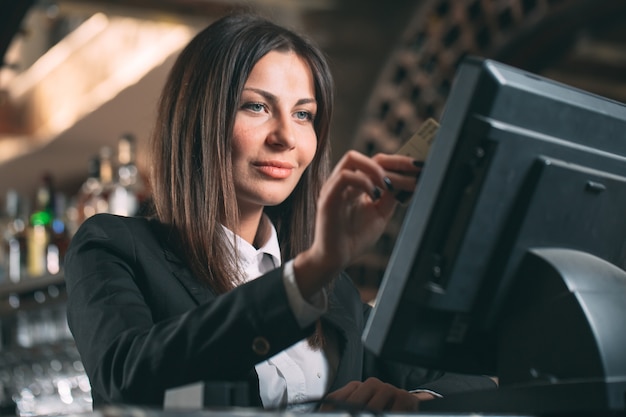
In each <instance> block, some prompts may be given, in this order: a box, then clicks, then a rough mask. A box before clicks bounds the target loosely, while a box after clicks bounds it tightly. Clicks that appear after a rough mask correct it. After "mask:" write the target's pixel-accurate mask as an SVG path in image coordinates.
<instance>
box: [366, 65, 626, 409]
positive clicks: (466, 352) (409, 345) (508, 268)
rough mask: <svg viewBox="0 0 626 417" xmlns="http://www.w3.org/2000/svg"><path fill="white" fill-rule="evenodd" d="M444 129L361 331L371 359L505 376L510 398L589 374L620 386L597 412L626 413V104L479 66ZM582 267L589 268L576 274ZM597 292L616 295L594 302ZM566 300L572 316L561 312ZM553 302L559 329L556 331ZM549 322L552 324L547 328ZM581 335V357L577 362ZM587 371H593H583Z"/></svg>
mask: <svg viewBox="0 0 626 417" xmlns="http://www.w3.org/2000/svg"><path fill="white" fill-rule="evenodd" d="M440 123H441V127H440V129H439V131H438V133H437V137H436V139H435V141H434V144H433V147H432V149H431V151H430V154H429V156H428V159H427V161H426V166H425V169H424V171H423V172H422V175H421V179H420V183H419V185H418V188H417V189H416V192H415V194H414V196H413V199H412V201H411V203H410V206H409V208H408V210H407V213H406V217H405V220H404V223H403V225H402V230H401V232H400V234H399V236H398V239H397V242H396V244H395V247H394V250H393V252H392V255H391V258H390V262H389V265H388V267H387V269H386V271H385V275H384V277H383V281H382V284H381V287H380V290H379V294H378V296H377V299H376V306H375V308H374V310H373V312H372V314H371V316H370V318H369V320H368V324H367V327H366V329H365V332H364V335H363V341H364V343H365V346H366V348H368V349H370V350H372V351H373V352H374V353H375V354H377V355H380V356H383V357H388V358H392V359H395V360H399V361H402V362H406V363H410V364H415V365H420V366H426V367H430V368H437V369H445V370H450V371H456V372H467V373H481V374H491V375H498V376H499V377H500V378H501V380H502V384H503V387H508V386H510V387H513V386H526V387H528V386H532V387H533V390H534V389H536V387H537V386H540V385H545V384H547V385H549V386H550V387H551V389H555V387H556V386H558V387H559V389H561V388H562V387H563V383H564V382H568V383H570V382H571V381H573V380H577V379H578V380H580V379H583V380H585V381H586V382H587V383H593V384H595V385H594V386H596V387H598V386H601V387H602V389H603V390H604V388H605V387H606V386H607V385H606V384H607V380H608V379H612V380H613V381H615V382H616V384H613V385H611V387H613V388H615V392H611V393H609V394H610V395H609V394H606V395H604V396H601V397H602V398H603V400H601V401H600V402H601V403H602V404H604V405H605V406H607V407H608V408H610V409H621V410H623V409H624V401H625V400H624V391H625V387H626V355H623V354H621V353H619V354H617V353H615V352H617V351H619V352H621V351H626V273H624V268H625V267H626V215H624V214H623V213H626V107H625V106H624V105H623V104H621V103H618V102H615V101H612V100H609V99H606V98H603V97H599V96H597V95H593V94H590V93H587V92H584V91H581V90H578V89H575V88H572V87H569V86H566V85H563V84H560V83H557V82H555V81H552V80H548V79H546V78H543V77H539V76H537V75H534V74H531V73H528V72H525V71H522V70H519V69H516V68H512V67H509V66H507V65H504V64H501V63H499V62H496V61H492V60H484V59H481V58H478V57H469V58H466V60H465V61H464V62H463V63H462V64H461V65H460V67H459V70H458V72H457V75H456V78H455V81H454V84H453V88H452V91H451V94H450V96H449V98H448V101H447V103H446V108H445V110H444V114H443V116H442V118H441V120H440ZM555 251H556V252H555ZM555 253H556V255H555ZM564 253H565V255H564ZM572 263H573V264H578V265H590V266H589V267H587V268H583V269H582V270H581V271H580V272H578V273H572V272H571V271H569V269H568V265H570V264H572ZM529 265H530V266H532V268H531V267H530V266H529ZM596 276H601V278H596ZM598 280H599V281H600V282H601V283H600V284H588V283H590V282H591V283H593V282H597V281H598ZM602 282H604V284H602ZM581 283H586V284H581ZM529 288H530V289H531V290H529ZM581 288H582V289H581ZM598 291H599V292H601V293H602V294H603V298H602V299H607V298H611V297H613V298H614V296H613V294H619V297H617V299H614V300H612V301H611V302H609V303H606V305H603V304H602V303H595V302H592V301H590V300H591V298H592V297H593V296H592V295H589V294H593V293H597V292H598ZM563 298H566V299H569V300H571V301H570V302H569V304H567V306H561V304H559V303H558V302H557V300H561V299H563ZM620 300H623V301H620ZM591 304H593V305H594V311H588V308H589V305H591ZM538 306H539V307H538ZM546 306H547V307H546ZM553 306H557V307H558V308H560V309H561V310H559V311H557V312H554V315H555V316H557V317H558V316H559V315H560V321H556V322H554V321H552V320H546V318H547V317H548V316H549V315H550V314H552V313H551V312H552V310H551V308H552V307H553ZM557 307H555V308H557ZM538 312H541V313H542V315H541V314H538ZM615 312H618V313H621V314H618V315H616V314H614V313H615ZM520 317H523V319H521V318H520ZM569 317H575V318H572V320H574V321H576V323H575V324H574V325H570V324H569V323H568V320H569ZM540 322H546V323H548V322H549V323H551V327H548V328H545V329H542V331H541V332H540V331H539V330H537V329H539V328H541V326H540V325H539V323H540ZM598 322H603V323H604V324H598ZM511 326H514V327H515V328H514V329H513V330H511ZM544 327H545V326H544ZM522 329H523V330H522ZM562 329H567V331H566V332H565V331H563V330H562ZM617 332H619V333H620V334H622V336H615V334H616V333H617ZM524 338H525V339H524ZM576 338H583V339H585V341H581V342H580V343H582V345H584V346H586V348H585V349H582V350H579V352H577V353H573V354H567V352H570V350H571V349H569V346H568V343H570V344H571V343H576V340H577V339H576ZM539 339H542V340H543V341H550V343H552V345H553V346H548V343H538V340H539ZM524 341H526V342H527V343H524ZM533 341H535V342H537V343H536V344H540V345H541V346H542V348H541V349H539V350H537V349H536V348H534V347H533ZM514 345H517V346H522V347H520V348H515V347H514ZM620 348H621V349H620ZM529 351H533V353H532V354H529V353H528V352H529ZM535 351H536V352H535ZM520 355H521V356H520ZM541 358H544V359H541ZM545 358H548V359H545ZM550 358H551V359H550ZM585 361H586V362H587V363H593V365H590V366H589V367H584V366H578V365H577V364H578V363H582V362H585ZM537 363H542V365H541V366H535V365H536V364H537ZM583 368H584V369H583ZM555 382H559V384H556V383H555ZM581 386H582V385H580V384H578V385H577V387H578V388H580V387H581ZM613 388H611V389H613ZM596 391H597V390H596ZM525 392H530V391H528V390H526V391H525ZM541 392H548V390H545V389H544V390H543V391H541ZM607 395H608V396H612V398H613V399H612V400H610V401H609V400H608V399H606V398H607ZM620 395H621V398H620ZM474 398H477V397H474ZM544 401H545V398H544ZM497 403H498V402H497V401H492V404H497ZM525 403H527V404H528V403H529V402H528V401H527V400H525ZM459 404H461V403H459ZM518 405H519V404H518ZM561 405H562V403H561V402H559V403H558V404H556V405H554V404H553V405H552V407H553V408H551V409H550V410H553V411H554V410H557V409H559V407H560V406H561ZM595 406H598V404H597V403H596V405H595ZM496 411H502V407H500V408H499V409H497V410H496ZM504 411H510V410H506V409H505V410H504ZM515 411H519V409H517V410H515ZM524 411H531V412H532V411H535V409H532V408H531V409H524Z"/></svg>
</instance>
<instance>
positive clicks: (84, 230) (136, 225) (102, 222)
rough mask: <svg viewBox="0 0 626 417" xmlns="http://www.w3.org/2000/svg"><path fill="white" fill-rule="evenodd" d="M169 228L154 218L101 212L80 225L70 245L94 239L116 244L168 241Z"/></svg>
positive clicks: (144, 243)
mask: <svg viewBox="0 0 626 417" xmlns="http://www.w3.org/2000/svg"><path fill="white" fill-rule="evenodd" d="M168 230H169V228H168V227H167V226H166V225H164V224H163V223H161V222H159V221H158V220H156V219H153V218H148V217H125V216H118V215H114V214H107V213H101V214H96V215H94V216H91V217H89V218H88V219H87V220H85V221H84V222H83V223H82V224H81V225H80V227H79V228H78V231H77V232H76V234H75V235H74V237H73V238H72V244H71V245H70V246H76V245H77V244H80V243H86V242H94V241H100V242H102V243H103V244H105V242H107V243H106V245H114V246H120V245H121V246H126V245H134V244H143V245H146V244H149V242H166V241H167V240H168V236H169V235H170V233H169V232H168ZM133 242H134V243H133Z"/></svg>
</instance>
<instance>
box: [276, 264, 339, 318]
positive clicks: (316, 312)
mask: <svg viewBox="0 0 626 417" xmlns="http://www.w3.org/2000/svg"><path fill="white" fill-rule="evenodd" d="M283 283H284V284H285V290H286V291H287V301H288V302H289V307H291V310H292V311H293V314H294V315H295V316H296V321H297V322H298V324H299V325H300V327H303V328H304V327H308V326H310V325H311V324H313V323H315V321H316V320H317V319H319V318H320V317H321V316H322V314H324V313H325V312H326V310H327V309H328V296H327V295H326V290H321V291H319V292H317V293H315V294H314V295H313V296H312V297H311V298H310V299H308V300H305V299H304V297H302V294H301V293H300V288H298V284H297V283H296V274H295V272H294V269H293V259H292V260H290V261H288V262H286V263H285V265H284V267H283Z"/></svg>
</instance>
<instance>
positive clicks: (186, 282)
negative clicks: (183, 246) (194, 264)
mask: <svg viewBox="0 0 626 417" xmlns="http://www.w3.org/2000/svg"><path fill="white" fill-rule="evenodd" d="M163 256H164V258H165V260H166V261H167V265H168V267H169V269H170V271H171V273H172V275H173V276H174V277H176V279H178V281H179V282H180V283H181V284H182V286H183V287H185V289H186V290H187V292H188V293H189V295H190V296H191V298H193V299H194V301H195V302H196V303H197V304H203V303H206V302H207V301H210V300H212V299H213V298H215V294H214V293H213V291H212V290H211V289H210V288H209V287H208V286H206V285H202V283H201V282H200V281H198V279H196V278H195V277H194V276H193V274H192V273H191V271H190V270H189V268H187V266H185V264H184V263H183V262H182V261H181V260H180V258H178V256H177V255H176V254H175V253H174V252H172V251H171V250H169V249H167V248H164V249H163Z"/></svg>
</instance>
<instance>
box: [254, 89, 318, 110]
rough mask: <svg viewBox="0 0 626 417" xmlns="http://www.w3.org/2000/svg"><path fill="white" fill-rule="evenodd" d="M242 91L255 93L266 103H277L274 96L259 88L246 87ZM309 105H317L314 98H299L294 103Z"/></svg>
mask: <svg viewBox="0 0 626 417" xmlns="http://www.w3.org/2000/svg"><path fill="white" fill-rule="evenodd" d="M243 90H244V91H252V92H254V93H257V94H259V95H260V96H262V97H263V98H264V99H266V100H267V101H269V102H271V103H272V104H273V103H277V102H278V97H276V96H275V95H274V94H272V93H270V92H269V91H265V90H262V89H260V88H254V87H246V88H244V89H243ZM309 103H314V104H317V100H315V99H314V98H301V99H300V100H298V101H297V102H296V105H298V106H299V105H302V104H309Z"/></svg>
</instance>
